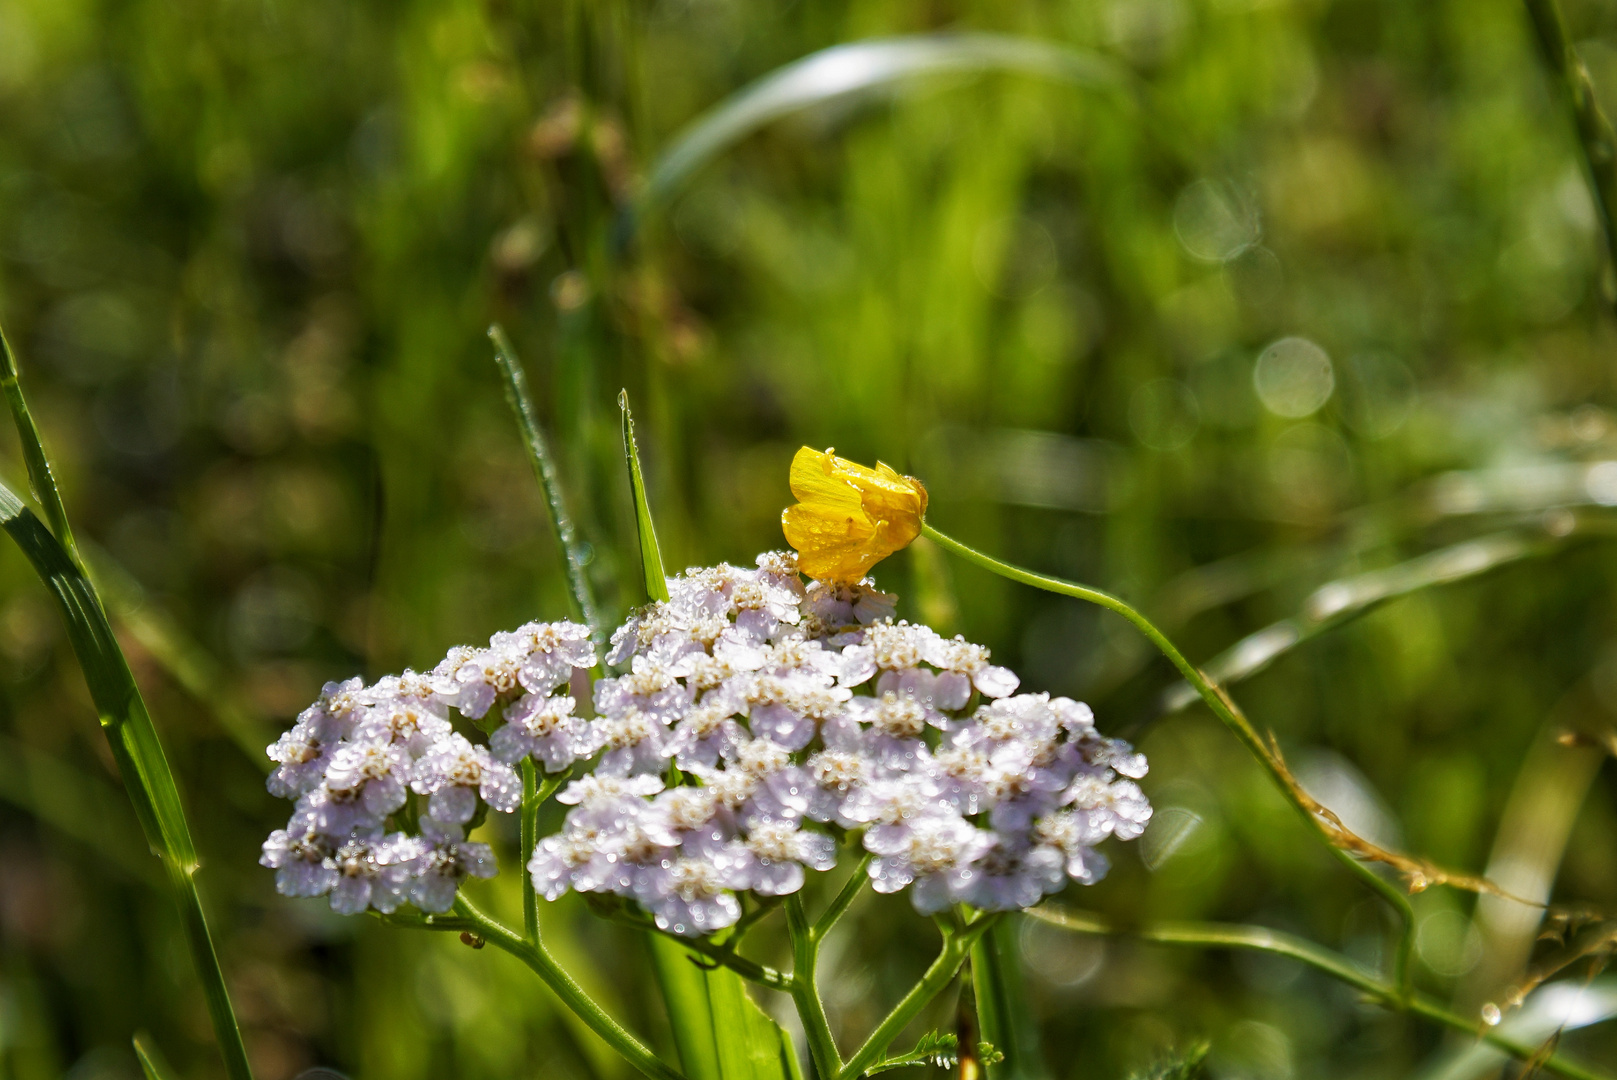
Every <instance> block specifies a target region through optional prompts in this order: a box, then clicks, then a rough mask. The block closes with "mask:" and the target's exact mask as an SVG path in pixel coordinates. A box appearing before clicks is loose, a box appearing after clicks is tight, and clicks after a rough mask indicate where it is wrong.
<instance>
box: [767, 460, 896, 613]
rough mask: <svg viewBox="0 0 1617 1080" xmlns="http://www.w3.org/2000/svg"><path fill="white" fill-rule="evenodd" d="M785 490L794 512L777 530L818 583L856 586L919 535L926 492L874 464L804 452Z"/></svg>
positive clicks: (794, 464) (785, 516)
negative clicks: (789, 491)
mask: <svg viewBox="0 0 1617 1080" xmlns="http://www.w3.org/2000/svg"><path fill="white" fill-rule="evenodd" d="M791 485H792V494H793V495H795V496H797V505H796V506H791V507H788V508H787V509H786V511H785V512H784V513H782V514H781V517H780V523H781V528H782V529H783V530H784V531H785V533H786V542H787V543H788V544H791V545H792V547H794V548H796V549H797V564H798V567H799V568H800V569H801V570H802V571H803V573H805V574H807V575H808V576H809V577H811V578H813V579H815V580H816V581H824V582H828V583H830V584H835V585H851V584H854V583H855V582H857V581H858V580H859V579H860V578H862V577H864V576H865V574H866V572H868V571H869V570H870V568H871V567H872V566H875V565H876V564H877V563H879V562H881V561H882V560H883V559H885V558H887V556H889V555H891V554H892V553H893V552H895V551H898V550H900V549H902V548H905V547H908V546H909V544H910V542H911V541H912V540H914V539H915V538H916V537H917V536H919V535H921V519H922V518H923V517H924V516H925V515H926V488H925V487H923V486H922V485H921V482H920V481H919V480H917V479H915V478H914V477H913V476H900V475H899V474H898V473H896V472H894V471H893V469H892V467H891V466H888V465H884V464H882V463H881V462H879V461H878V462H877V463H876V467H875V468H874V469H872V468H868V467H866V466H864V465H859V464H856V463H854V462H852V461H849V460H847V459H846V458H839V457H837V456H836V454H835V453H834V452H833V451H831V450H825V451H823V452H822V451H819V450H811V449H810V448H808V447H806V446H805V447H803V448H802V449H801V450H799V451H798V452H797V456H796V457H794V458H792V473H791Z"/></svg>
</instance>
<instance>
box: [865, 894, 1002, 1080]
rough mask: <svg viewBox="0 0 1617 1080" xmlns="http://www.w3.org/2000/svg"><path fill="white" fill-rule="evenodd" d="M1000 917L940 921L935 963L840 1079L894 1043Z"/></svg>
mask: <svg viewBox="0 0 1617 1080" xmlns="http://www.w3.org/2000/svg"><path fill="white" fill-rule="evenodd" d="M998 921H999V913H998V912H994V913H991V914H986V915H981V916H979V917H978V918H977V921H976V922H974V923H972V924H971V925H970V926H968V927H966V928H965V929H964V930H956V929H955V928H953V927H951V926H949V925H948V924H946V923H943V922H941V921H940V922H939V924H938V925H939V927H940V929H941V930H942V931H943V947H942V948H941V949H939V950H938V958H937V959H936V960H934V961H932V966H931V967H929V968H927V969H926V973H925V974H924V975H922V976H921V979H920V981H919V982H917V983H916V984H915V985H914V986H912V987H910V991H909V993H907V994H905V995H904V996H903V998H901V999H900V1000H899V1003H898V1004H897V1005H895V1006H893V1011H892V1012H890V1013H888V1014H887V1018H886V1019H884V1020H883V1021H882V1022H881V1023H880V1024H879V1025H877V1027H876V1030H875V1031H873V1032H871V1033H870V1038H868V1039H866V1040H865V1044H864V1045H863V1046H861V1047H860V1048H859V1050H858V1051H857V1052H856V1053H855V1054H854V1055H853V1057H851V1058H849V1059H848V1063H847V1064H846V1065H844V1066H843V1067H842V1071H841V1072H839V1073H837V1074H836V1077H837V1080H855V1078H856V1077H859V1076H862V1075H864V1072H865V1070H866V1069H868V1068H870V1066H872V1065H874V1064H875V1063H876V1060H877V1059H878V1058H880V1057H881V1055H882V1054H883V1052H885V1051H886V1049H887V1047H888V1046H890V1045H892V1042H893V1040H894V1039H896V1038H897V1037H898V1033H899V1032H901V1031H903V1030H904V1029H905V1028H906V1027H908V1026H909V1024H910V1021H912V1020H914V1019H915V1018H916V1017H917V1016H918V1015H920V1012H921V1010H922V1009H924V1008H926V1007H927V1005H928V1004H929V1003H930V1002H931V1001H932V999H933V998H935V997H937V996H938V995H939V994H941V993H942V992H943V989H944V987H946V986H948V985H949V982H950V980H952V979H953V978H954V977H955V974H956V973H957V972H958V971H959V970H960V965H961V964H964V963H965V962H966V955H967V954H968V953H970V952H971V946H972V943H973V942H974V941H976V940H977V939H978V938H979V937H981V936H982V935H983V934H985V933H987V932H988V930H989V928H990V927H992V926H993V925H994V924H995V923H996V922H998Z"/></svg>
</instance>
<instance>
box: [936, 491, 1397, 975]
mask: <svg viewBox="0 0 1617 1080" xmlns="http://www.w3.org/2000/svg"><path fill="white" fill-rule="evenodd" d="M921 532H922V534H923V535H925V536H926V537H927V538H928V539H930V540H931V541H932V542H933V543H935V544H937V545H938V546H940V547H942V548H945V549H946V550H949V551H952V552H954V553H955V554H956V555H959V556H960V557H961V558H963V559H966V560H968V561H970V562H974V563H976V564H977V565H978V566H981V567H982V568H983V569H985V570H988V571H990V572H992V573H995V574H998V575H999V576H1000V577H1003V578H1008V579H1010V580H1011V581H1015V582H1019V583H1021V584H1023V585H1031V586H1033V587H1034V588H1036V589H1043V590H1044V591H1045V592H1052V593H1056V594H1058V595H1060V596H1070V597H1072V598H1073V599H1075V600H1083V601H1086V602H1088V603H1091V604H1098V605H1099V606H1101V607H1103V608H1106V609H1107V610H1109V611H1113V612H1116V613H1117V614H1119V615H1121V616H1123V618H1125V619H1127V620H1128V621H1129V622H1131V623H1133V624H1134V626H1135V628H1136V629H1137V630H1139V631H1140V633H1142V634H1144V635H1145V636H1146V638H1147V639H1148V640H1149V641H1150V642H1151V644H1153V645H1155V646H1156V647H1157V650H1158V651H1159V652H1161V653H1162V655H1163V656H1165V657H1167V658H1168V661H1169V662H1170V663H1172V664H1173V666H1174V667H1176V668H1178V669H1179V673H1180V674H1181V675H1183V676H1184V678H1185V681H1186V682H1188V683H1189V684H1190V685H1191V686H1192V687H1194V688H1195V690H1196V693H1197V695H1198V696H1199V697H1200V698H1201V699H1202V701H1204V702H1206V704H1207V707H1208V708H1209V709H1211V710H1212V711H1213V715H1214V716H1217V717H1218V718H1219V720H1220V721H1222V722H1223V724H1224V726H1225V727H1227V728H1229V729H1230V731H1232V732H1234V734H1235V737H1236V738H1237V739H1239V740H1240V741H1241V743H1242V744H1243V745H1244V746H1245V747H1246V748H1247V749H1248V750H1250V751H1251V752H1252V755H1253V756H1254V757H1256V758H1257V759H1258V762H1259V764H1261V765H1262V766H1263V767H1264V769H1266V770H1267V771H1268V773H1269V775H1270V777H1271V778H1272V779H1273V780H1274V782H1275V785H1276V786H1277V787H1279V788H1280V792H1281V794H1282V795H1283V796H1285V798H1286V801H1287V802H1289V803H1291V805H1292V806H1293V807H1294V808H1295V809H1296V810H1297V812H1298V813H1299V814H1301V815H1302V817H1303V819H1304V820H1305V821H1307V822H1308V824H1309V826H1310V827H1311V829H1312V830H1313V831H1314V832H1315V833H1316V835H1318V836H1319V837H1320V838H1321V839H1322V840H1323V841H1324V842H1325V844H1326V846H1327V848H1328V849H1329V850H1330V852H1331V853H1332V856H1333V857H1334V858H1335V859H1336V860H1337V861H1338V862H1340V863H1341V864H1342V865H1343V866H1345V867H1347V869H1348V870H1349V871H1351V872H1352V873H1353V874H1354V875H1355V876H1356V877H1358V878H1359V879H1360V880H1361V881H1363V882H1364V883H1365V884H1366V885H1367V886H1368V887H1369V888H1370V889H1372V890H1373V891H1375V892H1376V893H1377V894H1378V895H1379V896H1381V897H1382V898H1383V899H1384V900H1386V901H1387V903H1388V904H1389V905H1391V906H1392V908H1393V911H1394V912H1395V913H1396V914H1397V916H1398V918H1399V919H1400V921H1401V925H1400V929H1399V934H1398V943H1397V946H1396V948H1395V949H1394V952H1393V980H1394V982H1395V984H1396V985H1397V986H1398V987H1399V993H1401V994H1403V995H1404V996H1405V997H1408V996H1409V995H1410V993H1411V992H1412V983H1411V977H1412V975H1411V971H1410V967H1409V956H1410V952H1411V949H1412V947H1413V944H1414V928H1415V912H1414V908H1413V907H1412V906H1411V905H1410V903H1409V897H1408V896H1406V895H1405V894H1404V893H1403V891H1402V890H1401V889H1399V888H1398V886H1397V885H1396V884H1394V883H1393V882H1390V881H1388V880H1387V879H1385V878H1383V877H1382V876H1381V875H1380V874H1378V873H1376V871H1375V870H1373V869H1372V868H1370V867H1369V866H1367V865H1365V864H1364V863H1362V862H1360V861H1359V860H1358V859H1355V858H1354V857H1353V855H1352V854H1351V853H1350V852H1347V851H1345V850H1343V849H1342V848H1340V847H1338V846H1336V845H1335V844H1333V843H1331V841H1330V837H1329V836H1328V835H1327V834H1326V832H1325V830H1324V828H1323V826H1322V823H1321V822H1320V820H1319V819H1318V818H1317V817H1316V816H1315V814H1314V812H1313V810H1312V809H1311V808H1310V807H1309V806H1308V805H1307V804H1306V803H1304V802H1303V800H1302V799H1301V798H1299V795H1298V792H1297V791H1296V790H1295V789H1294V787H1293V782H1292V780H1291V777H1290V775H1289V774H1288V773H1287V772H1286V771H1285V770H1284V768H1283V767H1282V765H1281V764H1280V761H1279V760H1278V759H1277V758H1276V756H1275V753H1274V751H1272V750H1271V749H1270V748H1269V746H1268V745H1266V744H1265V742H1264V741H1263V738H1262V737H1261V736H1260V735H1259V734H1258V733H1257V731H1256V729H1254V728H1253V727H1252V724H1251V722H1250V721H1248V720H1247V718H1246V716H1245V715H1243V714H1242V713H1241V711H1240V709H1239V708H1237V707H1236V705H1235V702H1234V701H1233V700H1232V699H1231V698H1230V697H1229V695H1228V694H1226V693H1225V692H1224V691H1223V690H1221V689H1219V688H1218V687H1217V686H1215V685H1214V684H1213V683H1212V682H1211V681H1210V680H1209V679H1208V678H1207V676H1206V675H1204V674H1203V673H1202V671H1201V669H1200V668H1197V667H1196V666H1195V665H1194V664H1192V663H1191V662H1190V661H1189V660H1187V659H1185V655H1184V654H1183V653H1181V652H1180V651H1179V649H1178V648H1177V647H1176V646H1175V645H1174V643H1173V642H1172V641H1170V640H1168V637H1167V635H1166V634H1164V633H1163V632H1162V631H1161V630H1158V629H1157V628H1156V626H1155V625H1154V624H1153V623H1152V622H1151V620H1150V619H1147V618H1146V617H1145V616H1144V615H1142V614H1140V612H1139V611H1137V610H1135V609H1134V607H1133V606H1131V605H1130V604H1129V603H1128V602H1127V601H1125V600H1122V599H1121V598H1119V597H1116V596H1113V595H1112V594H1111V593H1108V592H1103V591H1102V590H1100V589H1094V588H1091V587H1089V586H1087V585H1079V584H1077V583H1076V582H1071V581H1064V580H1062V579H1061V578H1056V577H1050V576H1048V575H1046V574H1037V573H1034V572H1033V571H1031V570H1024V569H1022V568H1021V567H1019V566H1012V565H1011V564H1010V563H1006V562H1001V561H1000V560H998V559H996V558H994V557H993V556H992V555H987V554H984V553H983V552H981V551H978V550H977V549H976V548H973V547H968V546H967V545H965V544H962V543H961V542H960V541H958V540H956V539H954V538H953V537H952V536H947V535H945V534H944V533H941V532H939V531H938V530H937V529H935V528H933V527H932V526H931V525H929V524H926V523H924V522H923V523H922V525H921Z"/></svg>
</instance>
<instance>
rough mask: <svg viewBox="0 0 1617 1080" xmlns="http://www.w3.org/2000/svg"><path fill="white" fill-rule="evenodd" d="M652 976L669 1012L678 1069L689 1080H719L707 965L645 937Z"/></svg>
mask: <svg viewBox="0 0 1617 1080" xmlns="http://www.w3.org/2000/svg"><path fill="white" fill-rule="evenodd" d="M648 937H649V938H650V944H651V967H652V973H653V974H654V975H656V977H657V988H658V989H659V990H660V991H661V992H662V996H663V1005H664V1007H665V1008H666V1009H667V1010H668V1026H669V1028H671V1029H672V1031H673V1034H674V1049H675V1050H677V1051H678V1052H679V1067H680V1071H681V1072H683V1073H684V1074H685V1075H686V1077H687V1078H688V1080H721V1078H722V1077H723V1076H724V1074H723V1072H722V1071H721V1070H720V1067H719V1051H718V1047H717V1045H716V1043H715V1042H714V1038H713V1012H712V1009H711V1007H710V1006H709V1004H708V996H707V978H706V976H707V975H709V974H712V972H705V971H704V969H703V966H702V965H705V964H706V963H707V961H706V960H703V959H701V958H700V957H699V956H697V955H696V954H695V953H693V952H691V951H690V950H689V949H687V948H685V947H684V946H683V945H681V944H680V943H679V942H677V941H674V940H673V939H671V938H667V937H664V936H663V935H661V934H648Z"/></svg>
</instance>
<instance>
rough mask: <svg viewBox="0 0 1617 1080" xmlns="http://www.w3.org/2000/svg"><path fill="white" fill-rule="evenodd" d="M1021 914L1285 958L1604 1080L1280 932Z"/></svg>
mask: <svg viewBox="0 0 1617 1080" xmlns="http://www.w3.org/2000/svg"><path fill="white" fill-rule="evenodd" d="M1027 914H1028V915H1029V916H1030V917H1032V918H1035V919H1038V920H1040V921H1041V922H1046V923H1049V924H1051V925H1052V926H1060V927H1063V928H1064V929H1067V930H1075V931H1077V932H1079V933H1082V934H1103V935H1109V936H1117V937H1131V938H1135V939H1137V940H1140V941H1149V942H1152V943H1154V944H1158V945H1175V946H1180V947H1184V948H1192V949H1252V950H1255V951H1257V952H1266V953H1273V954H1274V955H1276V956H1287V957H1290V958H1291V959H1293V960H1296V961H1298V962H1300V963H1303V964H1306V965H1308V966H1309V967H1311V968H1313V969H1314V970H1315V971H1318V972H1321V973H1323V974H1325V975H1329V976H1330V977H1331V978H1333V979H1336V980H1338V981H1339V982H1343V983H1346V984H1347V985H1349V986H1351V987H1353V988H1354V989H1356V990H1358V991H1360V992H1361V993H1363V994H1364V995H1365V996H1366V997H1368V998H1370V999H1371V1000H1373V1001H1375V1002H1377V1003H1379V1004H1381V1005H1385V1006H1387V1007H1388V1008H1391V1009H1395V1010H1398V1011H1402V1012H1409V1013H1412V1014H1414V1015H1416V1016H1420V1017H1423V1018H1424V1019H1427V1020H1431V1021H1433V1022H1435V1023H1439V1024H1442V1025H1444V1026H1445V1027H1450V1028H1453V1029H1454V1030H1455V1031H1459V1032H1463V1033H1466V1034H1470V1035H1476V1036H1478V1037H1480V1038H1481V1039H1482V1040H1483V1041H1484V1042H1486V1043H1488V1044H1490V1045H1492V1046H1496V1047H1498V1048H1499V1049H1501V1050H1503V1051H1505V1052H1506V1053H1507V1054H1510V1055H1512V1056H1513V1057H1515V1058H1517V1059H1519V1060H1522V1061H1528V1060H1536V1061H1538V1062H1539V1064H1540V1065H1541V1067H1542V1068H1544V1069H1545V1070H1547V1071H1549V1072H1552V1073H1555V1074H1556V1075H1557V1076H1564V1077H1567V1078H1568V1080H1609V1078H1608V1077H1606V1076H1604V1075H1603V1074H1601V1073H1597V1072H1594V1071H1592V1070H1590V1069H1586V1068H1584V1067H1583V1066H1581V1065H1577V1064H1575V1063H1573V1062H1570V1061H1567V1060H1566V1059H1565V1058H1562V1057H1559V1056H1556V1055H1553V1054H1552V1055H1550V1056H1549V1057H1548V1058H1538V1057H1537V1055H1538V1054H1539V1052H1540V1051H1541V1049H1542V1048H1541V1047H1538V1046H1533V1045H1530V1044H1528V1043H1524V1042H1521V1041H1520V1040H1518V1039H1513V1038H1511V1037H1510V1036H1508V1035H1505V1034H1503V1033H1501V1032H1499V1031H1496V1030H1494V1029H1492V1028H1488V1027H1484V1026H1482V1025H1481V1024H1479V1023H1478V1022H1477V1021H1475V1020H1467V1019H1466V1018H1465V1017H1463V1016H1460V1015H1458V1014H1456V1013H1453V1012H1450V1011H1449V1010H1447V1009H1445V1008H1443V1007H1442V1006H1441V1005H1437V1004H1434V1003H1433V1002H1430V1001H1427V1000H1426V999H1424V998H1419V997H1413V996H1407V995H1405V993H1404V992H1403V990H1402V989H1400V988H1399V987H1398V986H1397V985H1396V984H1395V983H1390V982H1382V981H1381V980H1380V979H1377V978H1375V977H1374V976H1372V975H1370V974H1368V973H1367V972H1365V971H1362V970H1361V969H1359V968H1358V967H1357V966H1355V965H1354V963H1353V962H1352V961H1351V960H1349V959H1348V958H1347V957H1345V956H1343V955H1341V954H1340V953H1335V952H1332V951H1331V950H1329V949H1327V948H1325V947H1323V946H1321V945H1316V944H1314V943H1313V942H1312V941H1308V940H1306V939H1304V938H1300V937H1297V936H1296V935H1294V934H1288V933H1285V932H1284V931H1280V930H1270V929H1269V928H1268V927H1264V926H1242V925H1239V924H1235V923H1213V922H1161V923H1148V924H1146V925H1144V926H1134V927H1119V926H1116V925H1114V924H1112V923H1111V922H1109V921H1108V920H1107V919H1105V918H1104V917H1102V916H1100V915H1096V914H1093V913H1090V912H1079V911H1064V910H1061V909H1059V908H1054V907H1051V906H1050V905H1048V904H1046V905H1043V906H1041V907H1036V908H1031V909H1029V910H1028V912H1027Z"/></svg>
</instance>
